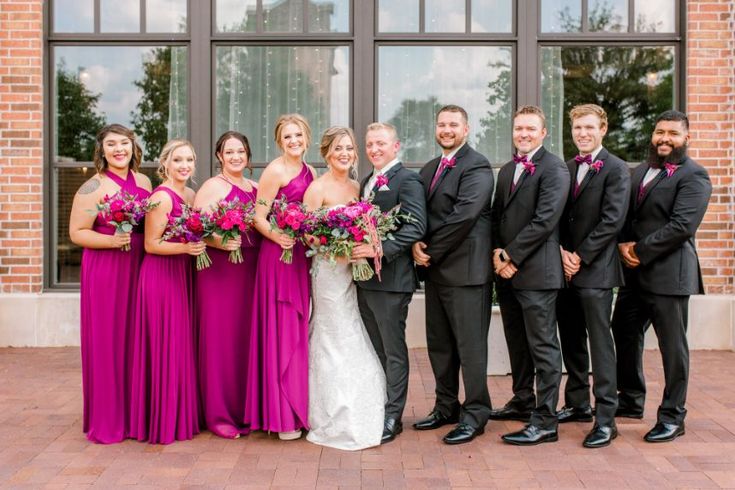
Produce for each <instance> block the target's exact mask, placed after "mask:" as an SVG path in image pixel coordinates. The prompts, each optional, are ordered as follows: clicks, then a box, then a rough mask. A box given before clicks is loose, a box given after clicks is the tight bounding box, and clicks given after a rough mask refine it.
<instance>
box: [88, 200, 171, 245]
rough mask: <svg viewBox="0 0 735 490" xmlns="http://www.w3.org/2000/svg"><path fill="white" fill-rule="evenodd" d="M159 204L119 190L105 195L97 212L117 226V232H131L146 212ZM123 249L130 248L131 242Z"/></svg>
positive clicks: (103, 218)
mask: <svg viewBox="0 0 735 490" xmlns="http://www.w3.org/2000/svg"><path fill="white" fill-rule="evenodd" d="M156 206H158V203H157V202H156V203H154V202H151V201H150V200H148V198H143V199H139V198H137V197H136V196H134V195H132V194H130V193H129V192H127V191H124V190H119V191H118V192H116V193H115V194H113V195H112V196H108V195H105V197H104V198H102V202H101V203H99V204H97V214H98V215H99V216H100V218H102V220H103V221H104V222H105V223H107V224H108V225H110V226H114V227H115V233H130V232H131V231H133V227H135V226H138V225H139V224H140V222H141V221H142V220H143V218H144V217H145V215H146V213H147V212H148V211H150V210H151V209H153V208H155V207H156ZM121 250H123V251H124V252H127V251H129V250H130V244H126V245H123V246H122V248H121Z"/></svg>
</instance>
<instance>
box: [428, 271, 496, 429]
mask: <svg viewBox="0 0 735 490" xmlns="http://www.w3.org/2000/svg"><path fill="white" fill-rule="evenodd" d="M491 292H492V286H491V285H490V284H484V285H481V286H445V285H442V284H436V283H433V282H431V281H426V341H427V344H428V348H429V360H430V361H431V368H432V370H433V371H434V378H435V379H436V404H435V406H434V410H437V411H439V412H441V413H442V414H444V415H446V416H452V415H455V414H458V415H459V417H460V422H464V423H466V424H469V425H471V426H472V427H475V428H480V427H484V426H485V424H486V423H487V420H488V417H489V416H490V408H491V405H490V393H489V392H488V389H487V335H488V330H489V329H490V308H491V301H492V296H491ZM460 367H461V368H462V381H463V384H464V393H465V401H464V403H463V404H462V405H461V407H460V403H459V371H460Z"/></svg>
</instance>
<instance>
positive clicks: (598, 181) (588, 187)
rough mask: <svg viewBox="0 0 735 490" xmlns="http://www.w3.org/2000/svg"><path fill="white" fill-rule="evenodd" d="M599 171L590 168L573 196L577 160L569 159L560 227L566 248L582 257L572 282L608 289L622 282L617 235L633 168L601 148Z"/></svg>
mask: <svg viewBox="0 0 735 490" xmlns="http://www.w3.org/2000/svg"><path fill="white" fill-rule="evenodd" d="M596 160H602V162H603V166H602V168H601V169H600V171H599V172H596V171H595V170H594V169H592V168H590V169H589V171H588V172H587V175H586V176H585V178H584V180H583V181H582V183H581V185H580V187H579V193H578V195H577V197H576V198H575V197H574V191H573V189H574V184H575V183H576V181H577V166H578V165H577V162H575V161H574V159H571V160H569V161H568V162H567V167H568V168H569V176H570V179H571V180H570V185H569V189H570V191H569V197H568V199H567V204H566V207H565V208H564V214H563V215H562V219H561V224H560V231H561V244H562V247H564V250H567V251H569V252H576V253H577V255H579V257H580V258H581V259H582V266H581V267H580V269H579V272H578V273H577V274H575V275H574V276H573V277H572V281H571V284H573V285H574V286H577V287H582V288H599V289H608V288H613V287H616V286H622V285H623V266H622V263H621V262H620V254H618V240H617V239H618V235H619V233H620V231H621V230H622V228H623V224H624V223H625V215H626V213H627V211H628V202H629V199H630V170H629V169H628V166H627V165H626V163H625V162H624V161H623V160H621V159H620V158H618V157H616V156H615V155H612V154H611V153H609V152H608V151H607V150H606V149H605V148H603V149H602V150H600V153H598V155H597V158H596Z"/></svg>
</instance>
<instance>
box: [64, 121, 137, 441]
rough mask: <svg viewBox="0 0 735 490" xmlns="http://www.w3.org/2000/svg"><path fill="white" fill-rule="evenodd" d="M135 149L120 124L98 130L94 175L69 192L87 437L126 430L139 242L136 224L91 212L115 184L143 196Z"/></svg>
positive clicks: (119, 435) (109, 437)
mask: <svg viewBox="0 0 735 490" xmlns="http://www.w3.org/2000/svg"><path fill="white" fill-rule="evenodd" d="M141 155H142V153H141V149H140V146H138V143H137V142H136V141H135V134H133V132H132V131H131V130H129V129H128V128H126V127H125V126H121V125H119V124H111V125H109V126H105V127H104V128H102V130H101V131H100V132H99V133H98V134H97V140H96V142H95V147H94V166H95V169H96V170H97V174H96V175H94V176H93V177H92V178H91V179H89V180H88V181H86V182H85V183H84V184H82V186H81V187H80V188H79V190H78V191H77V194H76V195H75V196H74V202H73V204H72V209H71V219H70V222H69V235H70V237H71V241H72V242H74V243H75V244H77V245H79V246H80V247H84V251H83V252H82V270H81V277H80V286H81V322H80V323H81V345H82V391H83V394H84V422H83V430H84V432H85V433H86V434H87V439H89V440H90V441H92V442H97V443H102V444H110V443H114V442H120V441H122V440H123V439H125V437H126V436H127V430H126V421H127V407H128V391H127V390H126V387H127V386H128V383H129V379H128V376H127V373H128V372H129V367H130V360H129V359H128V356H127V353H128V349H127V345H128V336H129V335H130V330H131V329H130V325H131V323H132V319H133V314H134V312H133V310H132V308H131V307H130V305H132V304H133V303H134V300H135V296H136V291H137V284H138V272H139V270H140V263H141V261H142V260H143V255H144V248H143V234H142V227H141V226H139V227H138V229H135V230H133V232H132V233H119V234H116V233H115V228H114V227H113V226H109V225H107V224H106V223H105V222H104V221H102V220H101V219H100V218H99V217H96V214H95V212H94V211H96V209H97V208H96V205H97V204H98V203H100V202H101V201H102V198H103V197H104V196H105V195H110V196H111V195H113V194H115V193H116V192H118V191H120V190H121V189H122V190H125V191H127V192H128V193H130V194H133V195H135V196H137V197H138V198H141V199H142V198H145V197H148V196H149V195H150V191H151V181H150V180H149V179H148V177H146V176H145V175H143V174H140V173H138V168H139V167H140V163H141ZM90 211H92V212H90ZM123 245H130V250H129V251H123V250H121V247H122V246H123Z"/></svg>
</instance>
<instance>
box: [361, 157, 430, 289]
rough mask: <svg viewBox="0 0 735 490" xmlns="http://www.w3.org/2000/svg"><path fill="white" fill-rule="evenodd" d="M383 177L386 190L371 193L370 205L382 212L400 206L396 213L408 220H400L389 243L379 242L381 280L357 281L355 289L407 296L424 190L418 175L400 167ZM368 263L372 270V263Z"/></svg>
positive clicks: (413, 283) (413, 281) (423, 225)
mask: <svg viewBox="0 0 735 490" xmlns="http://www.w3.org/2000/svg"><path fill="white" fill-rule="evenodd" d="M371 176H372V173H370V174H368V176H367V177H365V178H364V179H363V180H362V182H361V183H360V196H362V195H363V193H364V190H365V185H366V184H367V181H368V180H369V179H370V177H371ZM385 176H386V177H387V178H388V184H387V187H388V189H387V190H379V189H375V190H374V191H373V194H374V197H373V203H374V204H376V205H377V206H378V207H379V208H380V209H381V211H383V212H386V211H389V210H390V209H392V208H394V207H395V206H396V205H399V204H400V206H401V211H400V213H401V214H408V215H410V216H411V218H410V220H401V224H400V226H399V228H398V229H397V230H396V231H394V232H393V240H383V260H382V262H381V271H380V276H381V280H380V281H378V277H377V276H373V278H372V279H370V280H369V281H357V285H358V287H361V288H364V289H369V290H373V291H390V292H400V293H411V292H413V291H414V290H415V289H416V286H417V285H418V278H417V277H416V271H415V269H414V265H413V255H412V253H411V246H412V245H413V244H414V243H415V242H417V241H419V240H421V237H422V236H423V235H424V231H425V230H426V201H425V200H424V189H423V186H422V185H421V179H420V178H419V176H418V174H416V172H412V171H410V170H408V169H407V168H405V167H404V166H403V165H401V164H400V163H398V164H396V165H395V166H394V167H392V168H391V169H390V170H388V172H387V173H386V174H385ZM368 263H370V266H371V267H372V259H370V260H368Z"/></svg>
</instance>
